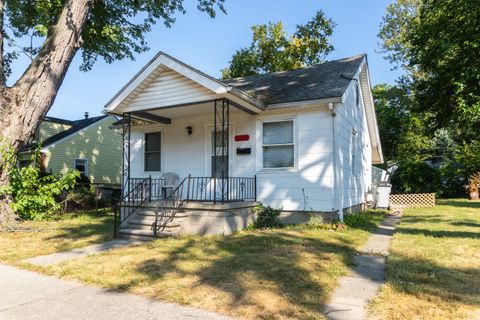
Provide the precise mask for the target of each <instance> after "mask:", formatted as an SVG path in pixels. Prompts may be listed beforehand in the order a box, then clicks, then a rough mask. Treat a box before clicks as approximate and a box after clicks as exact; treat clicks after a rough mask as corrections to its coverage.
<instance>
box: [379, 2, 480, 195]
mask: <svg viewBox="0 0 480 320" xmlns="http://www.w3.org/2000/svg"><path fill="white" fill-rule="evenodd" d="M479 25H480V5H479V3H478V1H477V0H397V1H396V2H395V3H393V4H392V5H390V6H389V7H388V8H387V12H386V15H385V17H384V19H383V22H382V25H381V29H380V33H379V37H380V39H381V46H382V48H383V49H384V50H385V54H386V58H387V59H388V60H389V61H391V62H393V63H395V65H396V67H402V68H403V70H404V71H406V78H407V81H400V82H399V84H398V85H397V86H395V87H400V88H401V87H402V85H403V84H407V85H406V91H405V92H408V93H409V97H410V98H409V100H404V99H403V98H402V99H399V98H398V95H397V94H393V92H389V90H384V91H383V92H382V90H380V89H381V88H378V89H379V90H377V92H376V97H377V109H378V110H377V112H378V114H379V122H380V124H379V125H380V126H384V125H389V126H390V125H396V124H398V125H402V126H403V127H402V128H401V129H400V128H394V129H391V132H389V131H386V132H384V135H385V136H382V143H383V145H384V147H385V149H386V154H387V159H389V160H390V159H393V160H396V161H400V162H402V161H403V164H402V165H403V167H402V166H399V169H398V171H397V172H396V173H395V174H394V176H393V177H392V181H393V182H394V183H397V184H398V186H397V188H399V189H401V191H403V192H410V191H412V192H421V191H429V192H432V191H436V192H437V193H438V194H439V195H440V196H459V195H464V194H465V190H464V189H463V187H464V185H465V183H466V181H467V179H468V176H469V175H470V174H472V173H473V172H477V171H479V170H480V148H479V147H478V146H479V145H480V143H479V132H478V130H479V128H480V59H479V55H480V29H479V28H478V26H479ZM387 93H392V94H387ZM399 103H400V104H402V105H403V107H402V106H400V107H390V108H387V109H385V105H390V106H396V105H397V104H399ZM404 108H406V109H408V112H409V114H408V115H405V110H404ZM385 110H387V111H385ZM412 122H416V123H417V124H418V127H417V128H416V129H415V128H414V129H413V130H412V129H411V128H410V126H409V125H405V124H407V123H412ZM381 130H382V129H381ZM408 136H410V138H408ZM391 139H396V140H397V141H391ZM408 140H410V141H411V142H412V143H411V144H410V146H409V148H406V149H403V148H404V147H403V146H405V144H404V142H403V141H408ZM422 140H424V141H423V142H422V143H420V144H415V143H414V142H419V141H422ZM426 142H428V144H426ZM407 145H408V144H407ZM428 145H429V146H428ZM402 149H403V151H402ZM418 155H421V156H420V157H418ZM425 166H427V167H428V168H429V169H427V168H426V167H425ZM433 173H435V177H434V176H433ZM410 175H411V176H410ZM437 178H439V180H437ZM426 189H428V190H426Z"/></svg>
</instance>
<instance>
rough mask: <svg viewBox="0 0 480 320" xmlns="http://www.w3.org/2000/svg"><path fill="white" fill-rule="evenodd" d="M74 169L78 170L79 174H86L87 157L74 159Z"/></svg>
mask: <svg viewBox="0 0 480 320" xmlns="http://www.w3.org/2000/svg"><path fill="white" fill-rule="evenodd" d="M74 165H75V169H76V170H78V171H79V172H80V174H81V175H84V176H85V175H87V173H88V172H87V169H88V168H87V165H88V161H87V159H75V163H74Z"/></svg>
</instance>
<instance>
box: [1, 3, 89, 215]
mask: <svg viewBox="0 0 480 320" xmlns="http://www.w3.org/2000/svg"><path fill="white" fill-rule="evenodd" d="M92 3H93V0H67V1H66V3H65V6H64V8H63V11H62V13H61V15H60V16H59V18H58V21H57V23H56V25H55V26H54V27H53V28H52V30H51V31H50V32H49V34H48V36H47V38H46V40H45V42H44V44H43V46H42V49H41V50H40V52H39V54H38V55H37V56H36V57H35V59H34V60H33V61H32V63H31V64H30V66H29V67H28V69H27V70H26V71H25V73H24V74H23V75H22V77H21V78H20V79H19V80H18V81H17V82H16V83H15V85H14V86H12V87H6V86H5V81H4V80H3V79H4V78H3V73H2V74H0V94H1V96H0V138H2V137H3V138H4V139H7V141H8V143H9V144H11V146H12V147H13V149H14V151H15V152H18V151H19V150H20V149H21V148H22V146H23V145H25V143H27V142H28V141H29V140H30V139H31V137H32V136H33V134H34V132H35V129H36V128H37V127H38V125H39V124H40V122H41V120H42V119H43V118H44V117H45V115H46V114H47V112H48V110H49V109H50V107H51V105H52V104H53V102H54V100H55V97H56V95H57V92H58V89H59V88H60V86H61V84H62V82H63V79H64V77H65V74H66V72H67V70H68V67H69V66H70V63H71V61H72V59H73V57H74V56H75V53H76V52H77V51H78V49H79V48H80V46H81V34H82V31H83V29H84V27H85V24H86V22H87V18H88V15H89V13H90V11H91V8H92ZM0 9H3V1H2V0H0ZM0 14H1V17H0V20H2V23H3V10H0ZM0 34H1V33H0ZM2 43H3V39H2V38H1V35H0V44H2ZM2 51H3V46H2V49H0V53H2ZM0 158H1V156H0ZM2 161H3V160H2V159H0V186H2V185H5V184H7V183H8V175H7V173H6V172H3V171H5V170H2ZM0 201H1V203H0V221H1V220H2V216H3V220H5V217H6V216H7V215H10V214H12V212H11V210H10V209H9V206H8V205H6V202H8V201H9V200H8V199H6V198H3V199H1V198H0Z"/></svg>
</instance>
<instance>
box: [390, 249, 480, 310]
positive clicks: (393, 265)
mask: <svg viewBox="0 0 480 320" xmlns="http://www.w3.org/2000/svg"><path fill="white" fill-rule="evenodd" d="M387 279H388V283H389V284H390V285H392V286H393V287H394V288H395V289H396V290H397V291H399V292H404V293H407V294H410V295H413V296H416V297H418V298H420V299H423V300H425V299H428V298H426V296H429V297H431V298H440V299H442V300H443V301H445V302H452V301H454V302H461V303H464V304H469V305H475V306H480V269H479V268H448V267H445V266H441V265H439V264H437V263H435V262H434V261H430V260H426V259H419V258H410V257H406V256H403V255H398V254H395V255H393V256H390V257H389V260H388V264H387Z"/></svg>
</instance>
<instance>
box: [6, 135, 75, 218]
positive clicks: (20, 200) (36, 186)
mask: <svg viewBox="0 0 480 320" xmlns="http://www.w3.org/2000/svg"><path fill="white" fill-rule="evenodd" d="M0 149H1V151H2V154H4V155H5V158H7V159H8V161H7V162H6V163H5V168H4V169H6V170H7V171H8V173H9V176H10V184H9V185H7V186H2V187H0V195H4V194H9V195H11V196H12V197H13V202H12V203H11V207H12V209H13V211H14V212H15V213H16V214H17V215H18V216H19V217H20V218H21V219H24V220H44V219H46V218H48V217H50V216H51V215H52V214H53V213H55V212H56V211H58V210H59V209H60V204H59V202H58V201H57V198H58V197H59V196H60V194H61V193H62V192H63V191H64V190H68V189H71V188H73V186H74V185H75V181H76V179H77V178H79V177H80V173H79V172H78V171H76V170H70V171H68V172H66V173H65V174H64V175H62V176H61V177H59V178H57V177H55V176H53V175H42V173H41V171H40V162H39V161H38V160H39V159H40V157H39V156H40V153H39V151H38V150H39V149H37V151H36V152H35V153H34V155H33V156H32V165H29V166H26V167H23V168H18V167H17V165H16V161H15V156H14V151H13V150H12V148H10V147H9V144H8V143H4V141H3V142H2V143H0Z"/></svg>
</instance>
